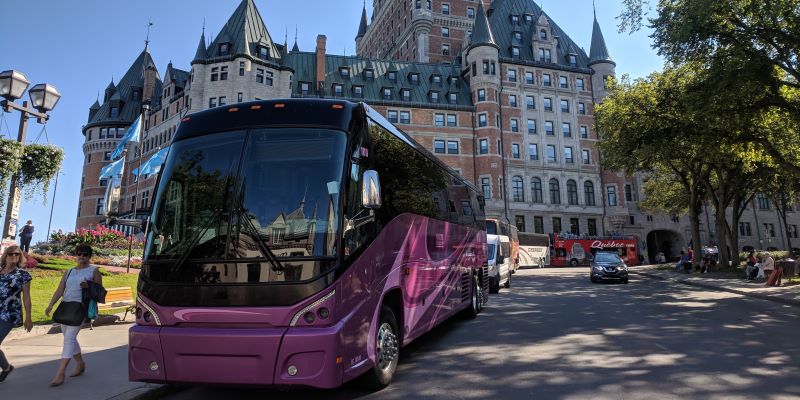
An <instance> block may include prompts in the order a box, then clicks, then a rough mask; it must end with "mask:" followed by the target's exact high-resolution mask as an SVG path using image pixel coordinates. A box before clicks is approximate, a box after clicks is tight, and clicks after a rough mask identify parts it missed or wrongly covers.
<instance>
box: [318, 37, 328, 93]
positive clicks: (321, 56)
mask: <svg viewBox="0 0 800 400" xmlns="http://www.w3.org/2000/svg"><path fill="white" fill-rule="evenodd" d="M327 40H328V38H327V37H325V35H317V85H318V86H319V85H324V82H325V43H326V42H327Z"/></svg>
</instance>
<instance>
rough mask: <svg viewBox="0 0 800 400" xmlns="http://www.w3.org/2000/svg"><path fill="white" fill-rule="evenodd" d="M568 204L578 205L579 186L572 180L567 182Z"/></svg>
mask: <svg viewBox="0 0 800 400" xmlns="http://www.w3.org/2000/svg"><path fill="white" fill-rule="evenodd" d="M567 204H569V205H571V206H577V205H578V184H577V183H575V181H574V180H572V179H570V180H568V181H567Z"/></svg>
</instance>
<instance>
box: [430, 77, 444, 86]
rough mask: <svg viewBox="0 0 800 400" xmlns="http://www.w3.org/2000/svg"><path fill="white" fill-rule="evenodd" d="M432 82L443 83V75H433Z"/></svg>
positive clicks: (435, 83)
mask: <svg viewBox="0 0 800 400" xmlns="http://www.w3.org/2000/svg"><path fill="white" fill-rule="evenodd" d="M431 82H432V83H433V84H434V85H441V84H442V76H441V75H432V76H431Z"/></svg>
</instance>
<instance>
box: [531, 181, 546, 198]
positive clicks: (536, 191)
mask: <svg viewBox="0 0 800 400" xmlns="http://www.w3.org/2000/svg"><path fill="white" fill-rule="evenodd" d="M531 202H533V203H535V204H541V203H544V199H543V197H542V180H541V179H539V178H531Z"/></svg>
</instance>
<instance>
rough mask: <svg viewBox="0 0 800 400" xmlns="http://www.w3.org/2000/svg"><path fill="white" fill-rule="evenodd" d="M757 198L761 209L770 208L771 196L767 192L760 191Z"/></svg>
mask: <svg viewBox="0 0 800 400" xmlns="http://www.w3.org/2000/svg"><path fill="white" fill-rule="evenodd" d="M756 199H757V200H758V208H759V209H761V210H769V209H770V204H769V198H768V197H767V196H766V195H765V194H763V193H759V194H758V195H756Z"/></svg>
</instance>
